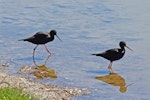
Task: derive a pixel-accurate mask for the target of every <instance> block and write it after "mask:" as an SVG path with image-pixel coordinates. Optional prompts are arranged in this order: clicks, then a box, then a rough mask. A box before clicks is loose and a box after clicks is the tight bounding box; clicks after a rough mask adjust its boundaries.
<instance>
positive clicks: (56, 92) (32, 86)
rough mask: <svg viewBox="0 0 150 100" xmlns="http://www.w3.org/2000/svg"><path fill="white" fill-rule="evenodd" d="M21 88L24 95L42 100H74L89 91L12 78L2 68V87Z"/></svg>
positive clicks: (0, 74) (0, 82) (0, 77)
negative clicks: (28, 94) (30, 95)
mask: <svg viewBox="0 0 150 100" xmlns="http://www.w3.org/2000/svg"><path fill="white" fill-rule="evenodd" d="M8 86H10V87H15V88H16V87H19V88H21V89H22V90H23V92H24V93H30V94H32V95H33V96H35V97H38V98H40V100H72V98H73V97H75V96H81V95H86V94H88V90H87V89H80V88H76V87H74V88H70V87H60V86H56V85H51V84H43V83H38V82H35V81H34V80H32V79H27V78H24V77H20V76H10V75H8V74H7V73H6V72H5V71H3V70H2V69H1V68H0V87H8Z"/></svg>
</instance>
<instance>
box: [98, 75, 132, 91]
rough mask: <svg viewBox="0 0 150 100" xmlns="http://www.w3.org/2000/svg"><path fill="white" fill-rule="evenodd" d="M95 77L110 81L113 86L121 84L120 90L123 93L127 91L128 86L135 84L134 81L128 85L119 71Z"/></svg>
mask: <svg viewBox="0 0 150 100" xmlns="http://www.w3.org/2000/svg"><path fill="white" fill-rule="evenodd" d="M95 79H97V80H100V81H103V82H105V83H108V84H110V85H112V86H119V87H120V88H119V91H120V92H121V93H125V92H126V91H127V88H128V86H130V85H132V84H133V83H132V84H129V85H127V86H126V81H125V79H124V78H123V77H122V76H120V75H119V74H117V73H110V74H108V75H105V76H96V77H95Z"/></svg>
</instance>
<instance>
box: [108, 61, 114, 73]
mask: <svg viewBox="0 0 150 100" xmlns="http://www.w3.org/2000/svg"><path fill="white" fill-rule="evenodd" d="M108 69H109V71H110V72H111V73H113V70H112V62H110V64H109V66H108Z"/></svg>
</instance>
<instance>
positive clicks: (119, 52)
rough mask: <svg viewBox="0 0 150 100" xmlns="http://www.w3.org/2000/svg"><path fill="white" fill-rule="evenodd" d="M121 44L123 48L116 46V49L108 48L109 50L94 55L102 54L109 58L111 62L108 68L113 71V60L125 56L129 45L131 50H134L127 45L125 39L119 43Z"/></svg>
mask: <svg viewBox="0 0 150 100" xmlns="http://www.w3.org/2000/svg"><path fill="white" fill-rule="evenodd" d="M119 45H120V47H121V48H114V49H110V50H107V51H105V52H102V53H98V54H92V55H96V56H101V57H103V58H105V59H107V60H109V61H110V64H109V66H108V69H109V71H110V72H112V62H113V61H115V60H119V59H121V58H122V57H123V56H124V54H125V47H127V48H128V49H129V50H131V51H133V50H132V49H130V48H129V47H128V46H127V45H126V43H125V42H124V41H121V42H120V43H119Z"/></svg>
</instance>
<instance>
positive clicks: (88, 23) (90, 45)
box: [0, 0, 150, 100]
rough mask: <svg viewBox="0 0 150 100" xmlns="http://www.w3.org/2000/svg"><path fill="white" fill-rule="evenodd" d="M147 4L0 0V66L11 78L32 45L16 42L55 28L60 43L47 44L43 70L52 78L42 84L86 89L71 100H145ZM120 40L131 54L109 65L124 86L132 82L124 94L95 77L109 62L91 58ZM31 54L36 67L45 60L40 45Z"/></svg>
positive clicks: (28, 58)
mask: <svg viewBox="0 0 150 100" xmlns="http://www.w3.org/2000/svg"><path fill="white" fill-rule="evenodd" d="M149 5H150V1H148V0H144V1H143V0H132V1H131V0H125V1H120V0H115V1H106V0H95V1H93V0H88V1H86V2H85V1H81V0H76V1H68V0H63V1H59V0H42V1H41V0H36V1H35V0H30V1H20V0H15V1H14V0H9V1H6V0H1V1H0V38H1V39H0V50H1V52H0V57H1V58H0V62H1V63H9V71H10V74H16V73H17V71H18V69H19V68H21V67H22V66H32V65H34V63H33V61H32V50H33V48H34V47H35V45H33V44H31V43H28V42H20V41H18V40H19V39H22V38H26V37H29V36H32V35H33V34H34V33H35V32H38V31H49V30H51V29H56V30H57V34H58V36H59V37H60V38H61V39H62V40H63V41H62V42H61V41H59V40H58V39H57V38H56V39H55V40H54V41H53V42H52V43H48V44H47V46H48V48H49V49H50V50H51V51H52V52H53V53H54V55H53V56H52V57H51V58H50V59H49V60H48V62H47V63H46V66H47V67H50V68H52V69H54V70H55V71H56V73H57V78H56V79H46V80H43V82H48V83H51V84H57V85H60V86H68V87H81V88H88V89H89V90H90V92H91V93H90V94H89V95H87V96H79V97H76V98H75V99H77V100H84V99H85V100H87V99H88V100H100V99H103V100H120V99H122V100H126V98H128V100H148V98H150V91H149V90H150V85H149V82H150V78H149V77H150V74H149V72H150V69H149V62H150V60H149V56H150V54H149V49H150V46H149V42H150V41H149V37H150V34H149V31H150V28H149V26H150V13H149V9H150V6H149ZM121 40H124V41H126V42H127V45H128V46H129V47H130V48H132V49H133V50H134V52H132V51H130V50H128V49H126V54H125V56H124V58H122V59H121V60H119V61H116V62H114V63H113V70H114V72H115V73H117V74H118V75H119V76H120V77H122V78H123V79H124V81H125V83H124V84H125V85H126V86H127V85H129V84H132V83H133V84H132V85H130V86H128V87H127V90H126V92H124V93H121V92H120V91H119V88H120V86H113V85H111V84H108V83H106V82H103V81H101V80H97V79H95V77H98V76H106V75H109V71H108V69H107V66H108V64H109V61H107V60H105V59H103V58H100V57H95V56H91V54H92V53H97V52H102V51H104V50H106V49H110V48H114V47H118V43H119V41H121ZM35 56H36V57H35V60H36V63H37V64H39V65H42V64H44V62H45V59H46V58H47V56H48V53H47V52H46V50H45V48H44V46H39V47H38V48H37V50H36V54H35ZM113 79H114V78H113ZM114 80H115V79H114Z"/></svg>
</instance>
